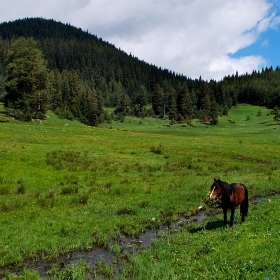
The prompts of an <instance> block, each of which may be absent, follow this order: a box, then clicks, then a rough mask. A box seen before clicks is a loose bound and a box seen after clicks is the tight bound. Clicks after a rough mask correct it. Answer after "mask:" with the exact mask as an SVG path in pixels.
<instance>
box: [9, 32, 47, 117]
mask: <svg viewBox="0 0 280 280" xmlns="http://www.w3.org/2000/svg"><path fill="white" fill-rule="evenodd" d="M36 44H37V43H36V41H34V40H33V39H25V38H23V37H21V38H19V39H18V40H16V41H15V42H14V43H13V44H12V47H11V50H10V51H9V52H8V54H7V58H6V63H7V66H6V72H7V79H6V91H7V95H6V96H5V106H6V107H7V109H8V110H9V112H10V113H11V114H12V115H13V116H15V117H16V118H19V119H24V120H30V119H31V118H33V117H35V118H42V117H44V115H45V113H46V104H47V98H48V94H49V91H50V86H49V80H48V70H47V62H46V61H45V60H44V59H43V55H42V53H41V51H40V50H39V49H37V48H36Z"/></svg>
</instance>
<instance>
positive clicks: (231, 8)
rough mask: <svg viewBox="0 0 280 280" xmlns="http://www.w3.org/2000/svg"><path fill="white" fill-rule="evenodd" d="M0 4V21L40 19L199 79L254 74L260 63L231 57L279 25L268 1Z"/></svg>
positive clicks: (23, 1)
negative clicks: (66, 25) (85, 32)
mask: <svg viewBox="0 0 280 280" xmlns="http://www.w3.org/2000/svg"><path fill="white" fill-rule="evenodd" d="M3 2H4V3H3ZM3 2H2V3H0V10H1V11H2V12H1V15H0V21H4V20H7V19H8V20H14V19H17V18H23V17H31V16H32V17H35V16H37V17H38V16H39V17H40V16H42V17H45V18H53V19H55V20H59V21H62V22H69V23H71V24H72V25H74V26H77V27H81V28H82V29H83V30H87V29H88V30H89V32H91V33H92V34H96V35H97V36H98V37H101V38H103V39H104V40H107V41H109V42H111V43H113V44H114V45H115V46H116V47H119V48H121V49H123V50H125V51H126V52H128V53H131V54H133V55H135V56H137V57H138V58H139V59H141V60H145V61H147V62H149V63H152V64H156V65H158V66H161V67H163V68H167V69H169V70H172V71H175V72H177V73H182V74H184V75H186V76H189V77H192V78H198V77H199V76H200V75H201V76H202V78H204V79H211V78H214V79H221V78H223V77H224V76H226V75H228V74H230V75H231V74H234V73H235V72H236V71H238V72H239V73H244V72H249V73H250V72H251V71H252V70H254V69H255V70H257V69H260V68H261V67H262V66H263V65H264V64H265V59H264V58H262V57H260V56H254V55H251V56H247V57H244V58H240V59H234V58H232V57H231V54H234V53H235V52H237V51H238V50H240V49H242V48H245V47H247V46H250V45H251V44H253V43H254V42H256V40H257V39H258V36H259V35H260V33H262V32H265V31H266V30H267V29H268V28H276V27H277V26H278V25H279V23H280V18H279V17H278V16H277V15H276V12H275V11H272V10H271V8H272V7H273V6H272V3H271V2H268V0H227V1H225V0H212V1H209V0H133V1H131V0H60V1H59V0H49V1H48V2H46V1H38V0H37V1H35V0H29V1H28V0H10V1H9V3H7V4H6V1H3ZM10 7H15V8H13V9H10Z"/></svg>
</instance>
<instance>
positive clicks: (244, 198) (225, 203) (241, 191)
mask: <svg viewBox="0 0 280 280" xmlns="http://www.w3.org/2000/svg"><path fill="white" fill-rule="evenodd" d="M219 196H221V197H222V199H221V201H222V204H221V207H222V209H223V211H224V224H225V226H226V224H227V209H230V210H231V216H230V225H231V226H232V225H233V221H234V211H235V208H236V207H237V206H238V205H240V215H241V222H242V223H243V222H244V221H245V218H244V217H245V216H247V214H248V208H249V203H248V190H247V188H246V187H245V186H244V185H243V184H240V183H232V184H228V183H226V182H223V181H221V180H220V179H214V183H213V184H212V186H211V194H210V199H211V200H215V199H216V198H217V197H219Z"/></svg>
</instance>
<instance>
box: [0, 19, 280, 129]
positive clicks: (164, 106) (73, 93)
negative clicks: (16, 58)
mask: <svg viewBox="0 0 280 280" xmlns="http://www.w3.org/2000/svg"><path fill="white" fill-rule="evenodd" d="M21 36H23V37H26V38H30V37H32V38H34V39H35V40H36V41H37V42H38V48H39V49H40V50H41V51H42V53H43V55H44V57H45V59H46V60H47V64H48V68H49V69H50V70H51V83H52V86H53V90H52V94H51V96H50V97H49V99H48V101H49V103H50V107H51V109H52V110H53V111H54V112H55V113H57V114H58V115H61V116H63V117H67V118H69V119H78V120H80V121H82V122H84V123H87V124H90V125H98V123H100V122H103V121H106V120H107V121H110V118H112V117H113V118H116V117H117V118H123V116H125V115H137V116H147V115H153V116H155V115H157V116H160V117H168V118H169V119H170V120H172V121H181V120H189V119H191V118H200V119H202V120H204V121H210V122H211V123H212V124H215V123H216V120H217V116H218V115H219V114H226V113H227V110H228V109H229V108H230V107H231V106H232V105H235V104H237V102H240V101H241V102H248V103H253V104H257V105H263V106H268V107H274V106H275V105H278V106H280V94H279V92H280V71H279V69H278V68H277V69H275V70H273V69H272V68H270V69H264V70H263V71H262V72H253V73H252V74H246V75H242V76H238V73H235V74H234V75H232V76H228V77H225V78H224V79H223V80H222V81H213V80H211V81H209V82H208V81H204V80H202V79H199V80H193V79H191V78H187V77H186V76H183V75H182V74H178V73H174V72H172V71H171V70H172V69H171V70H167V69H161V68H160V67H158V66H155V65H151V64H149V63H147V62H144V61H140V60H139V59H138V58H137V57H134V56H133V55H131V54H130V55H128V54H127V53H125V52H124V51H122V50H120V49H117V48H116V47H115V46H114V45H112V44H110V43H108V42H105V41H103V40H102V39H100V38H98V37H97V36H95V35H92V34H89V33H88V32H87V31H82V30H81V29H79V28H76V27H73V26H71V25H69V24H63V23H60V22H57V21H54V20H46V19H42V18H27V19H22V20H16V21H13V22H8V23H7V22H5V23H2V24H0V97H1V98H2V99H3V96H4V95H5V94H6V93H5V79H6V77H5V68H6V57H7V54H8V51H9V49H10V48H11V45H12V43H13V42H14V41H15V40H16V39H17V38H19V37H21ZM147 104H152V108H151V109H149V110H148V109H146V105H147ZM104 106H106V107H115V108H116V110H115V115H114V116H108V114H107V113H106V111H105V112H104V111H103V108H104Z"/></svg>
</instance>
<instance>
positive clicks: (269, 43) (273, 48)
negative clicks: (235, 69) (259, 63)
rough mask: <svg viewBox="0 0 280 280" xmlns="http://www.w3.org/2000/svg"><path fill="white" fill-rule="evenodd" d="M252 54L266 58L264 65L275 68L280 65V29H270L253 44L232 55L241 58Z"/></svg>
mask: <svg viewBox="0 0 280 280" xmlns="http://www.w3.org/2000/svg"><path fill="white" fill-rule="evenodd" d="M250 55H260V56H262V57H263V58H265V60H266V63H265V64H264V67H266V66H267V67H270V66H272V67H273V69H275V68H276V67H277V66H279V67H280V31H279V29H269V30H267V31H266V32H265V33H263V34H261V35H260V37H259V39H258V40H257V41H256V42H255V43H253V44H252V45H250V46H248V47H245V48H243V49H240V50H238V51H237V52H236V53H235V54H233V55H232V57H234V58H240V57H244V56H250Z"/></svg>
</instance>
